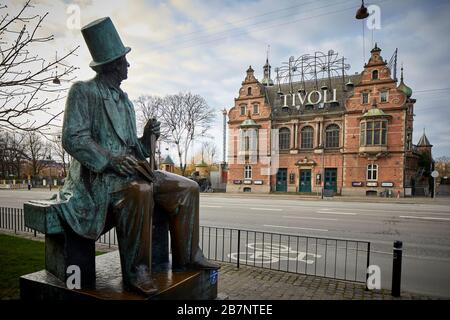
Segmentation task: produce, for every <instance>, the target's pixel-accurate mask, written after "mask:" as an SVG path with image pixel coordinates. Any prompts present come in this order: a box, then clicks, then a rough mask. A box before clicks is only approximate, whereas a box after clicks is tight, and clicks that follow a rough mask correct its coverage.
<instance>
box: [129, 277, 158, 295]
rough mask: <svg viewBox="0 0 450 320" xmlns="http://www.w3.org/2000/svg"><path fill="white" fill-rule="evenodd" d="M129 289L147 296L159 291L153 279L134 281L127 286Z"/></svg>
mask: <svg viewBox="0 0 450 320" xmlns="http://www.w3.org/2000/svg"><path fill="white" fill-rule="evenodd" d="M127 289H129V290H131V291H134V292H137V293H140V294H144V295H146V296H151V295H154V294H156V293H157V292H158V288H156V286H155V285H154V283H153V281H152V280H151V279H146V280H140V281H136V282H133V283H131V284H129V285H128V286H127Z"/></svg>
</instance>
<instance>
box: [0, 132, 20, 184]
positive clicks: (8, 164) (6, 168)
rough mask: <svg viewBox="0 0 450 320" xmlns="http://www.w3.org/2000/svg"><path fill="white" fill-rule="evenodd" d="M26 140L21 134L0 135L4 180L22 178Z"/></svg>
mask: <svg viewBox="0 0 450 320" xmlns="http://www.w3.org/2000/svg"><path fill="white" fill-rule="evenodd" d="M24 138H25V136H24V135H23V134H20V133H10V132H5V131H3V132H2V133H0V171H1V176H2V177H3V178H9V177H10V176H14V177H17V178H20V177H21V173H22V172H21V169H22V162H23V160H24V159H26V155H25V153H24V143H23V141H24Z"/></svg>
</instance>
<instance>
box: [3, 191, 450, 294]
mask: <svg viewBox="0 0 450 320" xmlns="http://www.w3.org/2000/svg"><path fill="white" fill-rule="evenodd" d="M49 195H50V193H49V192H48V191H15V192H12V191H3V190H2V191H0V206H1V207H21V206H22V204H23V202H24V201H26V200H29V199H45V198H49ZM441 203H442V202H441ZM200 207H201V214H200V220H201V221H200V223H201V225H206V226H215V227H225V228H236V229H244V230H258V231H266V232H273V233H283V234H292V235H303V236H311V237H321V238H322V237H323V238H339V239H354V240H360V241H370V242H371V256H370V263H371V264H373V265H378V266H380V269H381V282H382V287H383V288H387V289H390V288H391V272H392V244H393V242H394V241H395V240H401V241H403V244H404V251H403V269H402V290H405V291H411V292H417V293H423V294H431V295H438V296H444V297H450V274H449V273H450V201H449V203H448V204H404V203H402V204H400V203H392V202H389V203H369V202H345V201H339V200H337V199H333V200H322V201H320V200H318V201H311V200H298V199H289V200H286V199H279V198H276V197H273V196H270V195H267V197H255V198H250V197H249V196H247V195H245V196H243V197H230V196H228V195H224V194H205V195H202V196H201V202H200ZM294 249H295V248H294ZM322 256H323V255H322ZM322 258H323V257H322ZM321 261H322V260H321ZM320 263H322V264H323V261H322V262H320ZM320 263H319V261H317V266H320V265H321V264H320Z"/></svg>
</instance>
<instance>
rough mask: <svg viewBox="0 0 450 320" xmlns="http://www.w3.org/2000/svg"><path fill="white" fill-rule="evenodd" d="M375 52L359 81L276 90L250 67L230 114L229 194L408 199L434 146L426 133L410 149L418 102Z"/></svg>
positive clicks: (336, 79)
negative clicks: (386, 193)
mask: <svg viewBox="0 0 450 320" xmlns="http://www.w3.org/2000/svg"><path fill="white" fill-rule="evenodd" d="M330 52H332V53H333V54H334V52H333V51H330ZM380 53H381V49H380V48H378V46H377V45H375V47H374V48H373V49H372V50H371V57H370V59H369V61H368V62H367V63H366V64H365V66H364V70H363V71H362V73H360V74H354V75H350V76H347V75H344V74H343V73H344V72H342V76H340V75H337V76H333V77H330V76H329V77H328V78H327V77H325V78H323V79H320V78H318V77H315V78H314V80H311V79H309V80H305V79H303V80H302V81H289V82H285V83H281V82H280V81H276V82H277V83H275V84H274V81H272V80H271V68H270V65H269V61H268V60H266V64H265V65H264V67H263V72H264V77H263V80H262V82H259V81H258V80H257V79H256V78H255V75H254V70H253V69H252V67H249V68H248V70H247V74H246V77H245V79H244V81H243V82H242V85H241V88H240V89H239V95H238V97H237V98H235V103H234V106H233V107H232V108H231V109H230V110H229V112H228V117H229V121H228V129H229V130H228V131H229V144H228V146H229V153H228V168H229V171H228V181H227V192H263V193H264V192H301V193H318V194H319V193H321V192H322V190H328V191H329V192H333V193H336V194H342V195H378V194H380V192H383V191H385V190H389V191H390V192H391V194H393V195H397V193H398V192H400V194H401V195H405V193H406V195H412V194H413V193H414V190H413V188H415V187H417V183H418V181H417V180H420V179H421V177H423V173H424V171H427V170H428V171H429V169H427V168H425V169H424V168H420V163H419V162H420V159H421V157H422V156H421V154H428V155H429V158H430V159H432V156H431V148H432V146H431V144H430V143H429V141H428V139H427V138H426V136H425V134H424V136H423V137H422V139H421V140H420V141H419V144H418V145H417V146H414V145H413V143H412V136H413V123H414V103H415V102H416V100H415V99H413V98H411V96H412V90H411V88H409V87H408V86H407V85H406V84H405V83H404V79H403V68H402V74H401V80H400V84H399V85H397V79H393V76H392V75H391V69H390V68H389V67H388V64H387V62H386V61H385V60H383V58H382V57H381V55H380ZM293 58H294V57H292V58H291V59H292V60H290V61H289V68H290V69H289V74H287V73H286V74H285V77H288V76H289V77H290V76H291V73H290V72H291V70H292V72H295V71H296V69H294V67H291V62H292V65H294V62H293V61H294V60H293ZM298 61H299V60H298ZM315 68H316V67H314V69H309V70H313V71H311V72H317V73H319V72H326V70H325V69H326V65H325V66H324V67H322V68H323V69H315ZM305 70H306V69H305ZM342 70H344V59H343V58H342ZM278 72H281V71H280V70H278V71H277V73H278ZM304 74H305V73H304ZM304 74H303V75H304ZM329 74H330V73H328V75H329ZM303 75H302V76H303ZM277 79H278V80H279V79H280V78H279V77H277ZM271 168H272V169H271Z"/></svg>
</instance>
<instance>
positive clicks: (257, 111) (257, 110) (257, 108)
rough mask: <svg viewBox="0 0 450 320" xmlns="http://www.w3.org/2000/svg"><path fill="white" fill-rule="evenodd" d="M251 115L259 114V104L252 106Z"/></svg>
mask: <svg viewBox="0 0 450 320" xmlns="http://www.w3.org/2000/svg"><path fill="white" fill-rule="evenodd" d="M255 109H256V112H255ZM253 114H259V104H258V103H254V104H253Z"/></svg>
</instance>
